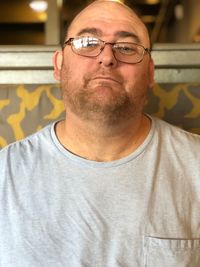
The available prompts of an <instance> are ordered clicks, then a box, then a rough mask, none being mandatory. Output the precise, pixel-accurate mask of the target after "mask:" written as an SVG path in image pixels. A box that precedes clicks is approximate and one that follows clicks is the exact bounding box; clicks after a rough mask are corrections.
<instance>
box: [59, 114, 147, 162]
mask: <svg viewBox="0 0 200 267" xmlns="http://www.w3.org/2000/svg"><path fill="white" fill-rule="evenodd" d="M149 130H150V120H149V118H147V117H146V116H144V115H143V114H141V115H139V116H137V118H134V119H130V120H129V121H126V122H123V123H121V124H118V125H115V126H113V125H112V126H109V125H102V124H98V123H97V122H95V123H94V122H89V121H87V122H86V121H82V120H81V119H79V118H77V117H73V115H72V114H70V115H69V114H68V115H67V117H66V120H65V121H61V122H59V123H58V124H57V126H56V134H57V137H58V139H59V141H60V142H61V144H62V145H63V146H64V147H65V148H66V149H67V150H69V151H71V152H72V153H74V154H76V155H78V156H80V157H83V158H86V159H89V160H94V161H102V162H104V161H113V160H117V159H120V158H123V157H125V156H128V155H129V154H130V153H132V152H133V151H135V150H136V149H137V148H138V147H139V146H140V145H141V144H142V143H143V141H144V140H145V138H146V137H147V135H148V133H149Z"/></svg>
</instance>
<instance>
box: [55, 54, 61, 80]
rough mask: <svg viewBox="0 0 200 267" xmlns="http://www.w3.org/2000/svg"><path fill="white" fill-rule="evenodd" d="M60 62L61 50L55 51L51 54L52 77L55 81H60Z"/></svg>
mask: <svg viewBox="0 0 200 267" xmlns="http://www.w3.org/2000/svg"><path fill="white" fill-rule="evenodd" d="M62 62H63V52H62V51H56V52H55V53H54V55H53V66H54V78H55V79H56V80H57V81H60V73H61V68H62Z"/></svg>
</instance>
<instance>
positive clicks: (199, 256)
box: [143, 237, 200, 267]
mask: <svg viewBox="0 0 200 267" xmlns="http://www.w3.org/2000/svg"><path fill="white" fill-rule="evenodd" d="M143 267H200V238H198V239H165V238H164V239H163V238H155V237H145V238H144V262H143Z"/></svg>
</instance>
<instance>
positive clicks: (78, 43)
mask: <svg viewBox="0 0 200 267" xmlns="http://www.w3.org/2000/svg"><path fill="white" fill-rule="evenodd" d="M73 44H74V47H75V49H89V50H91V49H94V48H96V47H98V46H99V41H98V39H96V38H92V37H82V38H78V39H75V40H74V43H73Z"/></svg>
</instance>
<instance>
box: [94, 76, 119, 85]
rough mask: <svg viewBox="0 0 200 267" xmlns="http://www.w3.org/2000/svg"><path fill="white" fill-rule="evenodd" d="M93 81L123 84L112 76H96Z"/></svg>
mask: <svg viewBox="0 0 200 267" xmlns="http://www.w3.org/2000/svg"><path fill="white" fill-rule="evenodd" d="M93 80H100V81H106V82H109V81H110V82H115V83H119V84H121V82H120V81H119V80H118V79H116V78H113V77H111V76H96V77H94V78H93Z"/></svg>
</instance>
